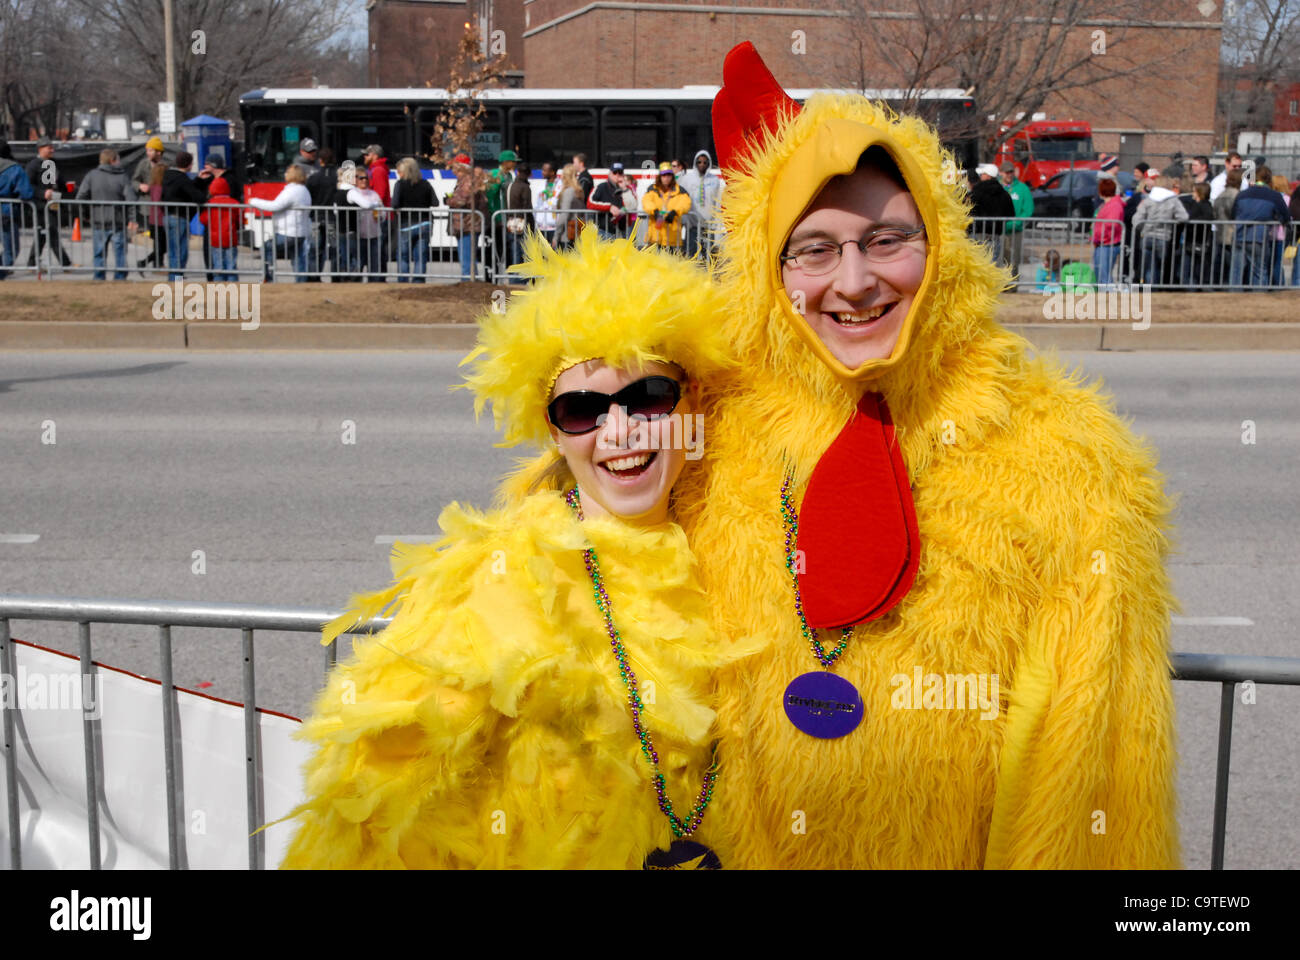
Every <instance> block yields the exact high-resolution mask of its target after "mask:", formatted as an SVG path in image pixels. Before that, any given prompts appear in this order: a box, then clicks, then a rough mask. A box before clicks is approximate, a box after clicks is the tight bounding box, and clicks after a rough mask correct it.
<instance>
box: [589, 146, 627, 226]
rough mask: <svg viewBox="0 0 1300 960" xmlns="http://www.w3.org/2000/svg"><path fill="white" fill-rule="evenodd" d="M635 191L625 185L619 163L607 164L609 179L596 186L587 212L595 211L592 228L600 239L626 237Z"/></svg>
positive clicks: (625, 179) (624, 175)
mask: <svg viewBox="0 0 1300 960" xmlns="http://www.w3.org/2000/svg"><path fill="white" fill-rule="evenodd" d="M636 207H637V205H636V191H634V190H633V189H632V188H631V185H630V184H629V183H628V182H627V174H626V173H625V172H624V169H623V164H621V163H618V162H617V161H615V162H614V163H611V164H610V165H609V176H608V177H607V178H606V179H605V180H602V181H601V182H600V183H598V184H596V189H595V190H593V191H591V197H590V199H588V200H587V209H588V210H595V211H597V216H596V218H595V223H596V229H597V230H599V231H600V235H601V236H602V237H626V236H629V235H630V234H631V232H632V228H633V227H635V226H636Z"/></svg>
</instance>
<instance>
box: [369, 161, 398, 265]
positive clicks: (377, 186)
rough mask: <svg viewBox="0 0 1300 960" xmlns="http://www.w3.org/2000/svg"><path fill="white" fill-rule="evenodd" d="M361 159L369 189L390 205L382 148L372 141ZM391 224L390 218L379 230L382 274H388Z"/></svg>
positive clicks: (385, 162)
mask: <svg viewBox="0 0 1300 960" xmlns="http://www.w3.org/2000/svg"><path fill="white" fill-rule="evenodd" d="M361 159H362V161H363V162H364V163H365V165H366V167H367V168H368V169H369V171H370V189H371V190H373V191H375V193H377V194H379V199H380V200H382V201H383V202H384V206H385V207H391V206H392V205H393V200H392V196H391V194H390V192H389V187H388V160H387V158H385V157H384V148H383V147H381V146H380V145H379V144H377V143H372V144H371V145H370V146H368V147H366V152H365V153H363V154H362V155H361ZM393 226H394V222H393V221H391V220H390V221H388V222H387V223H385V224H383V229H381V230H380V231H379V272H380V273H382V274H384V275H387V274H388V251H389V250H390V249H391V248H392V240H393V238H392V237H391V236H389V234H390V232H391V228H392V227H393Z"/></svg>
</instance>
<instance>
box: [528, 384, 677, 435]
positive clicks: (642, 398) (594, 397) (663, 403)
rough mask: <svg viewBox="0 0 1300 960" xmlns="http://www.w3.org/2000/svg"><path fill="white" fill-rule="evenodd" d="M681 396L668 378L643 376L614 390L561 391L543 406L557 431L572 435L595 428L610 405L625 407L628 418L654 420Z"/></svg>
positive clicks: (667, 412) (667, 410) (674, 407)
mask: <svg viewBox="0 0 1300 960" xmlns="http://www.w3.org/2000/svg"><path fill="white" fill-rule="evenodd" d="M681 398H682V385H681V384H680V383H678V382H677V381H676V380H674V379H673V378H672V377H662V376H656V377H643V378H642V379H640V380H635V381H633V382H632V383H629V384H628V385H627V386H626V387H624V388H623V389H622V390H620V391H619V392H618V393H599V392H597V391H595V390H571V391H569V392H568V393H562V394H560V395H559V396H558V397H556V398H555V399H554V400H552V401H551V402H550V404H549V405H548V406H547V408H546V416H547V418H548V419H549V420H550V421H551V423H553V424H555V428H556V429H557V430H559V431H561V432H563V433H567V434H569V435H570V436H575V437H576V436H579V435H581V434H584V433H591V431H593V430H595V429H596V428H597V427H599V426H600V425H601V424H602V423H603V422H604V420H603V419H602V418H603V417H604V416H605V414H607V413H608V412H609V408H610V406H611V405H612V404H618V406H620V407H622V408H623V409H624V410H626V411H627V415H628V416H629V417H641V418H643V419H645V420H658V419H659V418H660V417H666V416H668V414H670V413H672V412H673V410H675V409H676V408H677V403H678V401H679V400H681Z"/></svg>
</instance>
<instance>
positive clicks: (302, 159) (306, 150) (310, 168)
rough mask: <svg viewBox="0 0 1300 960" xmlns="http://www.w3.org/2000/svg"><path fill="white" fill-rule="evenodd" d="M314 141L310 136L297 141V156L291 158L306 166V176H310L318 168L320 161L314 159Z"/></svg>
mask: <svg viewBox="0 0 1300 960" xmlns="http://www.w3.org/2000/svg"><path fill="white" fill-rule="evenodd" d="M316 152H317V150H316V141H315V140H313V139H312V138H311V137H303V139H302V140H300V141H298V156H296V157H295V158H294V160H293V162H294V163H296V164H298V166H300V167H306V168H307V176H309V177H310V176H311V175H312V174H313V173H315V172H316V171H317V170H319V169H320V163H319V161H317V159H316Z"/></svg>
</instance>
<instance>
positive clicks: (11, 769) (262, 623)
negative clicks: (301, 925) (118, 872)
mask: <svg viewBox="0 0 1300 960" xmlns="http://www.w3.org/2000/svg"><path fill="white" fill-rule="evenodd" d="M340 613H341V611H329V610H310V609H302V608H288V607H264V606H252V605H247V604H238V603H164V602H153V601H122V600H107V601H104V600H84V599H79V598H71V597H66V598H65V597H22V596H0V673H2V674H3V675H4V676H5V677H14V676H15V675H16V669H15V657H14V649H13V644H12V642H11V633H10V625H9V621H10V620H54V621H64V622H69V623H76V624H77V631H78V639H79V647H80V660H81V674H82V677H83V678H85V677H93V676H94V670H95V662H94V653H93V649H92V645H91V630H90V627H91V624H93V623H125V624H139V625H150V626H156V627H157V628H158V673H159V679H160V680H161V682H162V687H163V697H162V704H163V710H162V717H161V721H162V729H163V753H164V771H165V774H164V777H165V782H164V783H163V784H162V785H161V786H162V789H163V790H164V791H165V796H166V800H167V849H168V862H169V864H170V866H171V869H173V870H175V869H178V868H179V866H180V837H181V835H182V833H183V832H184V831H183V827H182V825H181V809H182V804H181V797H180V795H179V793H178V786H177V779H178V771H179V770H180V763H181V759H180V756H179V751H178V744H177V740H176V732H177V725H178V720H177V709H178V708H177V704H176V694H175V690H176V687H175V685H174V683H173V679H172V636H171V629H172V627H210V628H214V629H231V630H239V631H240V633H241V638H242V650H243V698H244V704H243V706H244V747H245V752H246V762H245V788H246V796H247V806H246V823H247V826H248V834H249V836H248V866H249V869H253V870H256V869H261V868H264V867H265V866H266V862H265V861H266V841H265V836H264V834H263V833H260V832H257V833H255V832H254V831H257V830H258V828H260V827H261V826H263V824H264V818H263V815H262V807H261V795H260V792H259V791H258V789H257V784H258V781H259V778H260V776H261V773H262V759H261V753H260V751H259V749H258V734H257V689H256V683H255V679H256V663H255V652H254V651H255V646H254V639H255V631H257V630H278V631H290V632H302V633H310V634H319V633H320V630H321V627H322V625H323V624H325V623H328V622H329V621H330V620H333V619H334V618H335V617H337V616H339V614H340ZM388 622H389V621H388V620H387V619H381V618H376V619H374V620H371V621H368V622H367V623H364V624H361V625H359V626H358V627H357V628H356V630H355V632H363V631H373V630H379V629H382V628H383V627H384V626H386V625H387V624H388ZM324 656H325V663H324V668H325V673H326V674H327V675H328V673H329V671H330V670H331V669H332V668H333V667H334V665H335V663H336V661H337V641H336V642H335V643H331V644H330V645H329V646H328V647H326V648H325V655H324ZM83 682H84V681H83ZM0 711H2V712H3V730H4V754H5V756H4V764H5V790H6V796H7V798H8V807H9V825H8V826H9V858H10V864H11V867H12V869H15V870H17V869H21V868H22V855H21V849H20V845H21V838H22V834H21V831H20V820H19V808H18V801H19V792H18V771H17V747H18V744H17V741H16V739H15V736H14V718H13V713H12V708H11V707H10V705H9V703H8V701H7V700H3V701H0ZM82 735H83V738H84V747H85V764H86V811H87V829H88V831H89V849H90V868H91V869H92V870H98V869H100V868H101V860H100V849H99V838H100V831H99V800H98V798H99V783H100V770H99V761H98V759H97V758H98V751H97V750H96V742H95V740H96V738H95V730H94V725H93V720H92V718H91V716H90V713H89V711H86V712H84V713H83V723H82Z"/></svg>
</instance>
